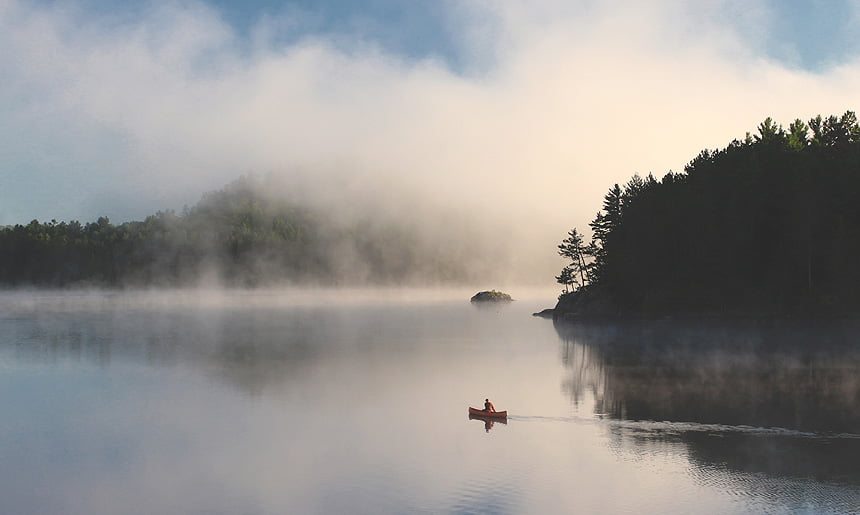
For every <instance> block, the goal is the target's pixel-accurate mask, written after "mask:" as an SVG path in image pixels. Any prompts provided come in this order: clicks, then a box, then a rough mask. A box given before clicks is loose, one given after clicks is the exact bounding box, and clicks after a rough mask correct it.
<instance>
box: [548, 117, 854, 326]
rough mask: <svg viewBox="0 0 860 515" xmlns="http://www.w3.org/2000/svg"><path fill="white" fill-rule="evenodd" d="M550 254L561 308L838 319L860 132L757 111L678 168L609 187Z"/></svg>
mask: <svg viewBox="0 0 860 515" xmlns="http://www.w3.org/2000/svg"><path fill="white" fill-rule="evenodd" d="M590 227H591V229H592V239H591V241H590V242H588V243H586V242H585V241H584V238H583V236H582V234H581V233H580V232H579V231H577V230H576V229H574V230H572V231H571V232H570V233H569V234H568V238H566V239H565V240H564V241H563V242H562V244H561V245H559V253H560V254H561V255H562V256H565V257H567V258H568V259H569V260H570V262H569V264H568V265H567V266H566V267H565V268H564V269H563V270H562V272H561V274H560V275H559V276H558V277H557V280H558V281H559V283H561V284H563V285H564V286H565V290H564V292H563V293H562V295H561V297H560V298H559V305H558V311H559V312H560V313H578V314H582V315H588V314H592V315H629V314H644V315H664V314H737V315H740V314H774V315H792V314H809V315H822V314H828V313H832V314H844V313H847V312H851V311H853V310H856V309H857V308H858V307H860V127H858V122H857V116H856V115H855V113H854V112H851V111H848V112H846V113H845V114H844V115H842V116H841V117H836V116H830V117H828V118H822V117H821V116H820V115H819V116H817V117H815V118H813V119H812V120H810V121H809V122H808V123H804V122H803V121H801V120H799V119H798V120H795V121H794V122H792V123H791V124H790V125H789V127H788V129H784V128H783V127H782V126H779V125H777V124H775V123H774V121H773V120H772V119H771V118H767V119H766V120H764V122H762V123H761V124H760V125H759V126H758V134H756V135H750V134H749V133H747V135H746V138H744V140H743V141H738V140H734V141H732V142H731V143H730V144H729V145H728V146H727V147H726V148H724V149H721V150H704V151H702V152H701V153H700V154H699V155H698V156H697V157H696V158H695V159H693V160H692V161H691V162H690V163H689V164H688V165H687V166H686V167H685V170H684V173H671V172H670V173H668V174H666V175H665V176H664V177H663V178H662V179H661V180H657V179H655V178H654V177H653V176H652V175H650V174H649V175H648V176H647V177H645V178H642V177H640V176H638V175H635V176H633V178H632V179H631V180H630V181H629V182H628V183H627V184H625V185H623V186H620V185H618V184H616V185H614V186H613V187H612V188H611V189H610V190H609V192H608V193H607V194H606V196H605V197H604V202H603V208H602V210H601V211H600V212H599V213H598V214H597V216H596V218H595V219H594V221H592V222H591V224H590Z"/></svg>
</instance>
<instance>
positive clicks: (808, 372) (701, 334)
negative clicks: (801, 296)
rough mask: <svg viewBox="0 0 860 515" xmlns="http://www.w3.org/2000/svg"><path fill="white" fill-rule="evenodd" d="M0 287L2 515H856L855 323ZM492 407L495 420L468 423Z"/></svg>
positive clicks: (354, 296) (443, 300)
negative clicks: (581, 315)
mask: <svg viewBox="0 0 860 515" xmlns="http://www.w3.org/2000/svg"><path fill="white" fill-rule="evenodd" d="M473 293H474V292H471V291H450V290H449V291H428V290H386V291H366V290H355V291H351V292H344V291H334V290H327V291H302V292H296V291H281V290H269V291H255V292H250V291H241V290H233V291H229V290H222V291H209V292H204V291H191V290H189V291H182V290H179V291H173V292H165V293H156V292H122V293H119V292H113V293H102V292H81V293H55V292H38V293H26V292H20V293H5V294H3V295H2V296H0V307H2V310H1V311H0V312H2V315H0V370H2V374H0V396H2V403H3V405H4V406H5V407H6V408H5V410H6V413H5V414H4V417H3V421H2V424H0V453H2V455H3V456H4V467H2V469H0V511H3V512H4V513H7V512H8V513H71V514H77V513H80V514H84V513H86V514H99V513H285V512H291V513H345V512H349V513H404V512H429V513H564V512H584V513H679V514H680V513H761V512H774V513H851V512H852V511H853V510H856V507H857V506H860V473H858V471H857V468H856V466H854V463H853V457H854V456H856V455H857V454H858V451H860V426H858V420H860V415H858V411H860V410H858V408H857V406H858V398H860V388H858V381H857V379H856V378H857V377H858V374H857V372H858V369H857V363H858V359H857V357H858V356H857V351H856V350H855V349H853V345H852V344H853V342H854V341H856V337H857V334H858V333H857V330H856V329H857V328H856V327H855V326H854V325H853V324H850V323H847V324H842V325H839V326H825V327H817V328H813V327H808V326H803V327H800V326H796V327H783V326H781V325H778V324H777V325H773V326H761V325H756V324H746V325H737V324H735V325H732V326H727V325H720V324H714V323H713V322H710V323H705V322H702V323H696V324H692V323H691V324H679V323H670V322H661V323H657V324H648V325H630V324H627V325H623V326H622V325H610V324H604V325H593V324H592V325H563V324H558V325H553V323H552V322H551V321H548V320H544V319H539V318H536V317H532V316H531V313H533V312H535V311H538V310H539V308H543V307H546V305H547V303H548V300H547V299H551V298H552V295H551V292H517V291H511V292H510V293H511V294H512V295H513V296H514V298H516V299H517V300H516V301H514V302H513V303H510V304H493V305H490V306H480V307H479V306H475V305H472V304H471V303H470V302H469V301H468V299H469V297H470V296H471V294H473ZM487 397H489V398H490V399H491V400H492V401H493V403H494V404H495V406H496V407H497V409H499V410H507V411H508V418H507V420H506V421H505V423H501V422H490V421H485V420H480V419H479V420H470V417H469V416H468V414H467V407H468V406H470V405H471V406H475V407H480V406H481V405H482V404H481V403H482V402H483V400H484V398H487Z"/></svg>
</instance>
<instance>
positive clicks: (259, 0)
mask: <svg viewBox="0 0 860 515" xmlns="http://www.w3.org/2000/svg"><path fill="white" fill-rule="evenodd" d="M858 28H860V1H838V0H834V1H822V0H811V1H805V2H801V1H794V0H783V1H779V0H745V1H737V0H701V1H699V2H688V1H682V0H652V1H649V2H632V1H630V2H627V1H621V0H617V1H578V0H567V1H562V0H528V1H525V0H508V1H491V0H457V1H454V0H450V1H449V0H438V1H430V0H413V1H408V2H407V1H395V0H364V1H359V0H353V1H349V0H317V1H310V0H297V1H292V2H289V1H286V2H285V1H281V2H279V1H275V0H245V1H241V0H208V1H207V0H177V1H151V2H150V1H143V0H140V1H128V0H122V1H119V0H116V1H114V0H27V1H25V0H0V48H3V52H0V113H2V116H0V192H2V193H0V225H5V224H16V223H27V222H29V221H30V220H32V219H39V220H42V221H47V220H50V219H57V220H71V219H77V220H81V221H92V220H95V219H96V218H97V217H99V216H107V217H109V218H110V219H111V220H112V221H113V222H122V221H127V220H135V219H142V218H144V217H145V216H147V215H149V214H152V213H154V212H156V211H158V210H163V209H176V210H180V209H181V208H182V206H183V205H193V204H194V203H195V202H196V201H197V200H199V198H200V196H201V194H203V193H204V192H206V191H211V190H214V189H218V188H220V187H222V186H224V185H225V184H227V183H229V182H230V181H232V180H234V179H236V178H237V177H239V176H240V175H241V174H252V175H259V176H276V177H279V178H282V179H283V180H284V183H285V184H287V185H289V184H291V182H290V181H295V183H296V184H300V183H301V184H306V185H307V184H313V185H314V188H312V189H313V190H314V191H317V192H322V193H320V194H321V195H322V196H324V197H325V198H326V199H327V201H328V202H335V203H341V204H350V203H351V202H352V201H353V199H356V198H363V199H370V200H369V202H371V203H375V204H377V205H380V206H388V209H389V210H390V211H391V212H393V213H402V216H409V209H408V206H409V205H410V202H412V201H413V200H415V201H419V200H420V202H423V203H426V204H428V205H432V206H436V207H438V208H442V209H445V208H449V207H455V208H457V209H462V210H463V213H465V214H464V216H470V215H474V216H476V217H477V216H486V215H487V214H488V213H490V214H492V216H495V217H497V219H498V220H497V221H500V222H501V223H503V224H509V225H510V227H512V228H514V227H515V228H516V231H514V232H518V234H523V235H531V237H532V238H533V241H529V242H527V243H528V244H529V245H532V244H539V245H547V246H548V247H547V248H549V249H550V252H552V251H554V242H557V241H560V240H561V239H562V238H563V237H564V235H565V232H566V231H567V230H568V229H570V228H571V227H574V226H578V227H580V228H585V227H586V224H587V223H588V221H589V220H591V219H592V218H593V216H594V214H595V213H596V212H597V210H598V209H599V208H600V205H601V201H602V197H603V195H604V193H605V192H606V191H607V190H608V189H609V188H610V187H611V186H612V185H613V184H614V183H616V182H619V183H623V182H625V181H626V180H628V179H629V178H630V177H631V176H632V175H633V174H634V173H639V174H643V175H645V174H648V173H653V174H654V175H655V176H656V177H657V178H660V177H662V176H663V175H664V174H665V173H667V172H669V171H681V170H683V167H684V165H685V164H686V163H688V162H689V161H690V160H691V159H692V158H693V157H695V156H696V154H698V153H699V151H700V150H702V149H705V148H709V149H713V148H722V147H725V146H726V145H727V144H728V143H729V142H730V141H731V140H732V139H735V138H738V139H741V138H743V137H744V135H745V133H746V132H747V131H755V128H756V126H757V125H758V124H759V123H760V122H761V121H762V120H763V119H764V118H765V117H768V116H772V117H773V118H774V119H775V120H776V121H777V122H778V123H781V124H782V125H785V126H787V125H788V124H789V123H790V122H791V121H793V120H794V119H795V118H801V119H804V120H808V119H809V118H812V117H813V116H815V115H817V114H822V115H824V116H827V115H830V114H837V115H840V114H842V113H844V112H845V111H846V110H856V109H857V99H858V91H860V30H858ZM512 230H513V229H512ZM523 242H524V244H526V241H525V240H523Z"/></svg>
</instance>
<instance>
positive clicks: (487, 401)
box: [484, 399, 496, 413]
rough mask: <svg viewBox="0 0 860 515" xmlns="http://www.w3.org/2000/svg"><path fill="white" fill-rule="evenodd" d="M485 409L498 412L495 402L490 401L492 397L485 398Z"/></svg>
mask: <svg viewBox="0 0 860 515" xmlns="http://www.w3.org/2000/svg"><path fill="white" fill-rule="evenodd" d="M484 411H489V412H490V413H495V412H496V407H495V406H493V403H492V402H490V399H484Z"/></svg>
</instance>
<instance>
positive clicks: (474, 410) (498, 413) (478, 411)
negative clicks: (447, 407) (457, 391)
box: [469, 406, 508, 418]
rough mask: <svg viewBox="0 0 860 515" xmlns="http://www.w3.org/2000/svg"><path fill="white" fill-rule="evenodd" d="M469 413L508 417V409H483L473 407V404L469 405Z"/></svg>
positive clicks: (490, 416)
mask: <svg viewBox="0 0 860 515" xmlns="http://www.w3.org/2000/svg"><path fill="white" fill-rule="evenodd" d="M469 415H474V416H476V417H486V418H508V412H507V411H484V410H482V409H477V408H473V407H471V406H469Z"/></svg>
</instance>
